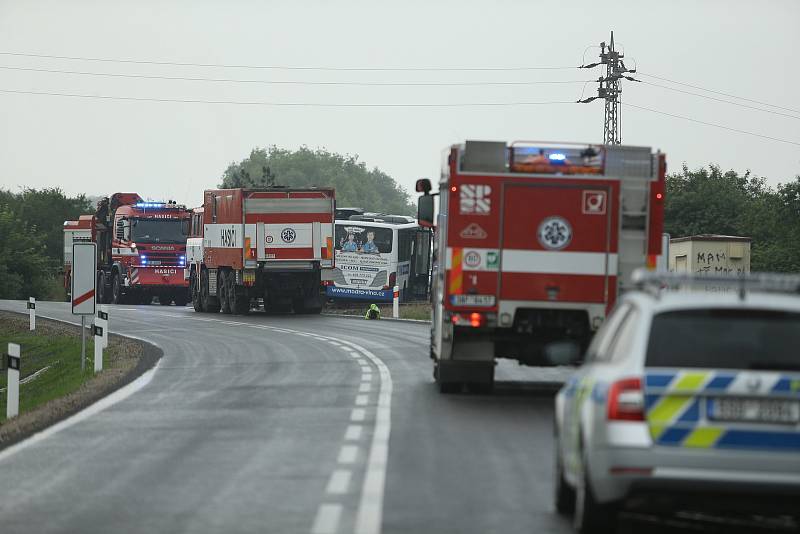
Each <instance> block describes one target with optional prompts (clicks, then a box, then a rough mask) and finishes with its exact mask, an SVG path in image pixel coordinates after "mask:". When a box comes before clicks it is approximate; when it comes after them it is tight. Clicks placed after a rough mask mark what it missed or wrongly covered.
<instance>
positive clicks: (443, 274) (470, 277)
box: [417, 141, 666, 392]
mask: <svg viewBox="0 0 800 534" xmlns="http://www.w3.org/2000/svg"><path fill="white" fill-rule="evenodd" d="M665 173H666V160H665V157H664V155H663V154H661V153H658V152H656V153H654V152H652V151H651V149H650V148H645V147H632V146H619V145H617V146H602V145H601V146H598V145H577V144H551V143H537V142H531V143H527V142H524V143H523V142H515V143H511V144H506V143H504V142H499V143H498V142H486V141H467V142H466V143H465V144H463V145H455V146H452V147H451V148H450V150H449V151H448V152H447V154H446V156H445V161H444V165H443V168H442V177H441V181H440V184H439V193H438V196H439V203H438V205H439V209H438V217H437V218H436V220H434V196H436V195H433V194H430V191H431V183H430V180H427V179H422V180H419V181H418V182H417V191H418V192H420V193H423V196H421V197H420V199H419V214H418V218H419V221H420V224H423V225H425V224H427V225H431V226H433V225H434V223H435V222H436V224H435V226H436V227H437V239H436V249H435V252H434V254H435V256H436V260H435V261H436V263H437V267H435V271H434V275H433V282H432V284H433V288H432V293H433V322H432V328H431V358H432V359H433V360H434V377H435V378H436V381H437V382H438V384H439V387H440V390H441V391H442V392H450V391H454V390H458V389H460V387H461V386H462V384H465V383H466V384H473V385H476V386H478V387H479V388H489V387H491V385H492V383H493V381H494V365H495V358H511V359H516V360H518V361H519V362H520V363H521V364H526V365H534V366H540V365H553V362H552V361H551V360H552V358H551V357H548V352H549V351H551V349H552V347H554V346H555V345H554V343H557V344H558V345H560V346H562V347H563V346H564V345H568V346H571V347H573V349H579V350H580V351H581V353H582V352H583V351H584V350H585V349H586V348H587V346H588V344H589V341H590V340H591V338H592V336H593V334H594V332H595V331H596V330H597V329H598V327H599V326H600V325H601V324H602V322H603V320H604V318H605V316H606V313H607V312H608V311H609V310H610V309H611V308H612V307H613V306H614V302H615V300H616V297H617V295H618V294H619V292H620V291H623V290H625V289H626V288H627V287H629V285H630V283H631V274H632V273H633V271H634V270H635V269H636V268H639V267H645V266H647V267H648V268H654V267H655V263H656V259H657V256H658V255H660V254H661V233H662V229H663V209H664V208H663V203H664V177H665ZM548 347H549V348H548ZM562 352H563V351H562Z"/></svg>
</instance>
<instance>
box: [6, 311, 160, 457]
mask: <svg viewBox="0 0 800 534" xmlns="http://www.w3.org/2000/svg"><path fill="white" fill-rule="evenodd" d="M20 319H22V320H24V321H25V322H27V314H25V313H16V312H7V311H0V320H4V321H6V320H8V321H11V320H14V321H16V320H20ZM36 321H37V330H39V329H42V330H43V331H50V332H60V333H73V334H74V335H75V336H79V335H80V327H79V326H76V325H73V324H70V323H68V322H66V321H59V320H55V319H50V318H43V317H41V316H40V317H37V320H36ZM109 344H110V345H116V346H117V347H118V348H120V349H121V350H122V352H123V353H124V354H125V355H126V361H125V362H124V365H120V366H118V367H112V368H109V369H106V370H105V371H104V372H103V373H101V374H100V375H98V376H96V377H94V378H92V379H90V380H88V381H86V382H84V383H83V384H82V385H81V386H80V387H79V388H78V389H76V390H74V391H72V392H71V393H68V394H66V395H64V396H62V397H58V398H55V399H53V400H50V401H48V402H46V403H45V404H42V405H40V406H37V407H36V408H33V409H32V410H30V411H27V412H25V413H22V414H21V415H20V416H18V417H16V418H14V419H13V420H11V421H4V422H3V423H2V424H0V450H3V449H5V448H7V447H10V446H11V445H14V444H16V443H19V442H21V441H23V440H25V439H27V438H28V437H30V436H32V435H34V434H36V433H38V432H41V431H42V430H44V429H46V428H48V427H50V426H52V425H54V424H55V423H58V422H60V421H63V420H64V419H67V418H69V417H70V416H72V415H74V414H76V413H78V412H80V411H82V410H83V409H85V408H87V407H88V406H90V405H92V404H94V403H96V402H97V401H99V400H101V399H103V398H104V397H107V396H108V395H110V394H111V393H113V392H115V391H117V390H119V389H120V388H122V387H124V386H126V385H128V384H130V383H131V382H133V381H134V380H136V379H137V378H138V377H140V376H141V375H143V374H144V373H145V372H147V371H148V370H149V369H151V368H153V367H154V366H155V365H156V363H157V362H158V360H159V359H160V358H161V356H162V354H163V353H162V351H161V349H159V348H158V347H156V346H155V345H152V344H150V343H147V342H145V341H142V340H139V339H132V338H129V337H126V336H120V335H117V334H111V335H110V336H109ZM0 348H2V349H3V350H2V352H3V353H5V349H6V347H0ZM3 394H5V393H3Z"/></svg>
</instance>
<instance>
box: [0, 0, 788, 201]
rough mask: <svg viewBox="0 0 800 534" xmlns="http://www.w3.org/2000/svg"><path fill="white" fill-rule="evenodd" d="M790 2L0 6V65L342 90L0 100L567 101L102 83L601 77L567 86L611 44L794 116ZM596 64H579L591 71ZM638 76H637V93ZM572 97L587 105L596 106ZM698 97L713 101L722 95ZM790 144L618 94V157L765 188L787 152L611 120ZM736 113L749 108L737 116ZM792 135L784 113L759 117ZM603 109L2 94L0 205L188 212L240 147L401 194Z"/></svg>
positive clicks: (32, 0) (682, 98) (49, 79)
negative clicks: (121, 200) (385, 178)
mask: <svg viewBox="0 0 800 534" xmlns="http://www.w3.org/2000/svg"><path fill="white" fill-rule="evenodd" d="M798 27H800V2H798V1H797V0H785V1H779V0H770V1H766V0H759V1H755V0H753V1H737V0H720V1H716V0H713V1H712V0H704V1H698V0H689V1H677V0H670V1H663V0H660V1H645V0H635V1H630V2H627V1H625V2H623V1H617V2H614V1H610V0H606V1H605V2H598V1H571V2H561V1H555V0H550V1H547V2H544V1H532V0H528V1H523V0H519V1H489V0H486V1H482V2H470V1H466V0H459V1H448V2H445V1H438V2H433V1H430V0H429V1H419V2H416V1H405V2H381V1H369V2H354V1H353V2H334V1H312V0H305V1H302V2H300V1H286V2H269V1H265V0H260V1H249V2H248V1H233V0H231V1H225V2H223V1H220V0H214V1H201V0H189V1H184V2H179V1H166V0H160V1H136V2H134V1H127V2H123V1H111V0H102V1H95V2H91V1H80V0H70V1H69V2H65V1H63V0H54V1H39V0H24V1H19V0H14V1H11V0H0V52H14V53H23V54H42V55H51V56H52V55H56V56H72V57H93V58H109V59H134V60H145V61H161V62H178V63H204V64H209V63H213V64H225V65H251V66H270V65H271V66H283V67H329V68H331V67H332V68H343V67H363V68H366V69H375V68H384V69H385V68H400V69H407V68H409V67H415V68H419V67H431V68H440V70H436V69H434V70H424V71H414V70H397V71H385V70H384V71H374V70H365V71H349V70H313V69H304V70H297V69H253V68H250V69H248V68H220V67H192V66H168V65H152V64H142V63H138V64H137V63H120V62H90V61H74V60H66V59H52V58H40V57H25V56H19V55H16V56H15V55H0V66H2V67H3V68H0V90H6V91H7V90H12V91H34V92H50V93H70V94H82V95H105V96H125V97H137V98H160V99H181V100H213V101H220V100H224V101H237V102H254V101H257V102H273V103H306V104H364V103H378V104H437V103H438V104H442V103H478V102H484V103H486V102H492V103H501V102H504V103H508V102H550V101H574V100H577V99H578V97H579V96H580V95H581V90H582V88H583V84H582V83H569V84H561V83H558V84H552V83H551V84H528V85H477V86H475V85H471V86H353V85H293V84H274V83H273V84H265V83H236V82H209V81H176V80H155V79H141V78H121V77H100V76H87V75H76V74H63V73H53V72H32V71H22V70H12V69H9V68H8V67H17V68H20V67H21V68H35V69H48V70H61V71H64V70H67V71H77V72H84V73H86V72H91V73H114V74H127V75H148V76H171V77H194V78H198V77H199V78H215V79H219V78H225V79H237V80H265V81H273V82H275V81H284V82H285V81H312V82H334V81H336V82H384V83H385V82H404V83H408V82H520V81H525V82H532V81H558V82H561V81H576V80H588V79H592V78H597V76H599V74H600V71H599V70H597V69H595V70H594V71H587V70H577V69H564V70H491V71H480V70H465V71H454V70H441V69H454V68H492V69H497V68H501V67H503V68H505V67H508V68H518V67H569V66H575V65H578V64H580V63H581V62H582V57H583V54H584V51H585V50H586V48H587V47H588V46H591V45H597V44H599V42H600V41H603V40H607V39H608V36H609V31H610V30H612V29H613V30H614V31H615V36H616V39H617V41H618V43H621V44H622V45H623V48H624V52H625V54H626V63H627V65H628V66H629V67H631V66H633V65H634V64H636V65H637V66H638V68H639V70H640V71H641V72H642V73H643V74H642V75H641V76H640V77H641V79H642V80H647V81H649V82H653V83H657V84H665V85H670V86H671V87H675V88H680V89H682V90H688V91H692V92H699V91H698V90H696V89H691V88H689V87H685V86H676V85H671V84H668V83H666V82H662V81H660V80H658V79H655V78H652V77H647V76H645V75H644V74H651V75H656V76H661V77H664V78H669V79H671V80H676V81H680V82H684V83H689V84H692V85H697V86H700V87H703V88H708V89H712V90H716V91H721V92H724V93H731V94H734V95H737V96H741V97H745V98H750V99H754V100H758V101H763V102H766V103H769V104H774V105H777V106H782V107H785V108H793V109H796V110H797V109H800V102H798V99H797V94H798V87H800V69H798V67H797V65H798V63H797V57H796V55H797V51H798V50H800V31H798ZM597 52H598V49H597V48H590V49H589V50H587V51H586V61H587V62H589V61H592V60H593V59H594V57H595V56H596V54H597ZM637 76H638V75H637ZM595 87H596V84H594V83H593V84H589V85H588V86H587V87H586V93H585V95H586V96H588V95H590V94H593V93H594V92H595ZM704 94H707V95H708V96H714V97H717V98H723V99H728V98H727V97H723V96H721V95H715V94H712V93H704ZM626 102H628V103H631V104H636V105H639V106H645V107H649V108H653V109H657V110H660V111H664V112H668V113H672V114H678V115H683V116H688V117H692V118H694V119H697V120H702V121H706V122H713V123H718V124H721V125H725V126H728V127H731V128H736V129H740V130H747V131H752V132H755V133H759V134H764V135H768V136H771V137H776V138H782V139H786V140H790V141H793V142H795V143H800V119H798V118H790V117H785V116H781V115H778V114H775V113H772V114H770V113H765V112H761V111H755V110H751V109H747V108H745V107H740V106H733V105H729V104H726V103H721V102H715V101H712V100H708V99H703V98H698V97H696V96H690V95H684V94H681V93H677V92H674V91H668V90H665V89H661V88H658V87H654V86H650V85H645V84H633V83H629V82H626V83H625V84H624V85H623V110H624V111H623V142H624V143H626V144H637V145H649V146H653V147H654V148H659V149H661V150H663V151H664V152H666V153H667V155H668V161H669V164H670V167H671V169H672V170H676V169H678V168H680V165H681V164H682V163H683V162H686V163H687V164H688V165H689V166H690V167H696V166H700V165H705V164H708V163H710V162H713V163H718V164H719V165H721V166H722V167H724V168H726V169H727V168H733V169H736V170H738V171H744V170H746V169H751V170H752V171H753V172H754V173H756V174H758V175H763V176H765V177H767V179H768V180H769V182H770V183H771V184H776V183H778V182H781V181H787V180H790V179H792V178H793V177H794V176H795V175H797V174H800V146H798V145H797V144H794V145H793V144H786V143H781V142H776V141H771V140H766V139H760V138H756V137H751V136H748V135H743V134H740V133H734V132H730V131H725V130H721V129H718V128H713V127H710V126H705V125H701V124H696V123H692V122H688V121H685V120H680V119H676V118H671V117H667V116H663V115H657V114H654V113H651V112H648V111H644V110H639V109H633V108H632V107H625V103H626ZM737 102H739V103H740V104H744V105H749V106H755V107H764V106H761V105H760V104H756V103H753V102H748V101H743V100H738V101H737ZM767 109H770V110H772V111H774V112H777V113H785V114H789V115H792V114H793V115H795V116H796V117H800V112H795V113H792V112H791V111H786V110H782V109H779V108H774V107H773V108H767ZM602 121H603V105H602V103H601V102H600V101H597V102H594V103H592V104H587V105H577V104H566V105H564V104H562V105H558V104H550V105H529V106H492V107H455V108H453V107H451V108H435V107H421V108H407V107H406V108H404V107H391V108H381V107H377V108H371V107H359V108H352V107H350V108H346V107H345V108H327V107H307V106H291V107H287V106H284V107H277V106H266V105H235V104H209V103H175V102H151V101H121V100H108V99H88V98H70V97H63V96H41V95H28V94H9V93H2V92H0V187H4V188H11V189H16V188H17V187H19V186H30V187H50V186H59V187H61V188H63V189H64V190H65V191H66V192H67V193H69V194H76V193H87V194H90V195H96V194H108V193H112V192H114V191H136V192H139V193H140V194H142V195H143V196H146V197H150V198H153V199H161V198H170V199H176V200H178V201H183V202H186V203H187V204H190V205H197V204H198V203H199V202H200V201H201V199H202V190H203V189H204V188H208V187H214V186H216V185H217V184H218V183H219V179H220V175H221V174H222V172H223V171H224V169H225V167H226V166H227V165H228V164H229V163H230V162H232V161H238V160H241V159H243V158H244V157H246V156H247V155H248V154H249V152H250V150H251V149H252V148H253V147H254V146H266V145H271V144H275V145H278V146H280V147H286V148H292V149H294V148H297V147H299V146H301V145H308V146H309V147H325V148H327V149H329V150H332V151H335V152H342V153H350V154H358V155H359V156H360V158H361V160H362V161H364V162H366V164H367V165H368V166H370V167H372V166H377V167H379V168H381V169H382V170H384V171H386V172H387V173H389V174H390V175H392V176H393V177H394V178H395V179H396V180H397V181H398V182H399V183H400V184H401V185H403V186H404V187H406V188H407V189H408V190H413V182H414V180H415V179H416V178H418V177H421V176H428V177H435V176H437V175H438V172H439V165H440V156H441V152H442V149H443V148H445V147H446V146H447V145H449V144H451V143H454V142H459V141H463V140H464V139H468V138H473V139H476V138H477V139H490V140H507V141H511V140H514V139H536V140H563V141H588V142H600V141H602Z"/></svg>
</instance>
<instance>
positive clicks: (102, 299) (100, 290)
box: [94, 271, 106, 304]
mask: <svg viewBox="0 0 800 534" xmlns="http://www.w3.org/2000/svg"><path fill="white" fill-rule="evenodd" d="M94 298H95V301H96V302H97V303H98V304H106V284H105V276H103V272H102V271H101V272H99V273H97V291H96V292H95V295H94Z"/></svg>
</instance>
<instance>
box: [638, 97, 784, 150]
mask: <svg viewBox="0 0 800 534" xmlns="http://www.w3.org/2000/svg"><path fill="white" fill-rule="evenodd" d="M627 105H628V106H630V107H632V108H636V109H641V110H644V111H649V112H651V113H658V114H659V115H666V116H667V117H673V118H676V119H683V120H686V121H691V122H696V123H698V124H704V125H706V126H713V127H715V128H721V129H723V130H728V131H731V132H737V133H741V134H745V135H752V136H753V137H761V138H763V139H769V140H771V141H778V142H779V143H787V144H790V145H796V146H800V142H797V141H790V140H788V139H781V138H779V137H771V136H769V135H764V134H759V133H755V132H748V131H747V130H739V129H738V128H731V127H730V126H724V125H722V124H715V123H713V122H706V121H701V120H698V119H693V118H692V117H685V116H683V115H675V114H674V113H667V112H666V111H660V110H657V109H652V108H646V107H644V106H637V105H636V104H631V103H630V102H628V103H627Z"/></svg>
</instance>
